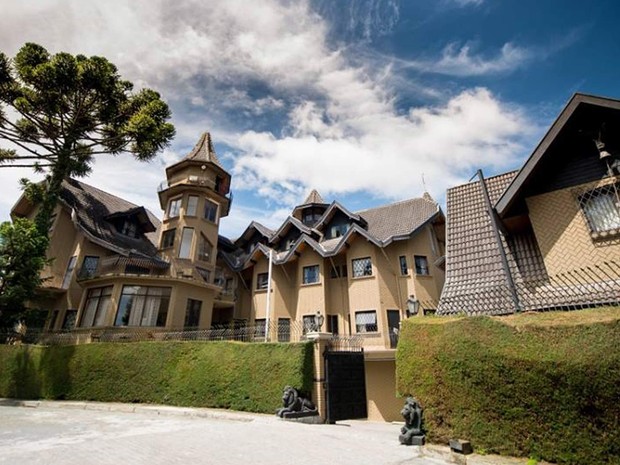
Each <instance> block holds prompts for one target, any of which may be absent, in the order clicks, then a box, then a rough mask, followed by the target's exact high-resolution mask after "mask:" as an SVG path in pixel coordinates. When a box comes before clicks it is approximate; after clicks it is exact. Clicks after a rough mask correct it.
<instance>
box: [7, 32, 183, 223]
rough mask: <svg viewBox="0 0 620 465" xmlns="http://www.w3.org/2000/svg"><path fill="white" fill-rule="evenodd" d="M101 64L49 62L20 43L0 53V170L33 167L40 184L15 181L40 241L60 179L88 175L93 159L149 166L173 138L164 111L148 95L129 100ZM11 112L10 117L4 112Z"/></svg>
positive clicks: (73, 59)
mask: <svg viewBox="0 0 620 465" xmlns="http://www.w3.org/2000/svg"><path fill="white" fill-rule="evenodd" d="M132 88H133V84H132V83H131V82H129V81H125V80H123V79H121V77H120V75H119V74H118V71H117V68H116V66H114V65H113V64H112V63H110V62H109V61H108V60H106V59H105V58H102V57H97V56H93V57H86V56H84V55H76V56H73V55H71V54H68V53H57V54H55V55H51V54H50V53H49V52H48V51H47V50H46V49H45V48H43V47H41V46H40V45H37V44H33V43H27V44H25V45H24V46H23V47H22V48H21V49H20V50H19V52H18V53H17V55H16V56H15V58H13V59H10V58H8V57H7V56H6V55H5V54H3V53H0V139H4V140H6V141H8V142H10V143H11V146H12V147H15V148H14V149H7V148H3V149H0V167H10V166H13V167H32V168H33V169H34V170H35V171H37V172H44V173H45V174H46V183H44V184H40V185H34V184H32V183H30V182H29V181H27V180H22V184H23V187H24V188H25V192H26V195H27V196H29V198H30V199H31V200H34V201H38V202H39V203H40V206H41V207H40V209H39V212H38V214H37V218H36V223H37V228H38V230H39V232H40V233H41V234H46V233H47V230H48V227H49V223H50V218H51V214H52V212H53V210H54V207H55V206H56V203H57V200H58V195H59V193H60V187H61V183H62V181H63V179H65V178H66V177H68V176H71V177H80V176H85V175H87V174H88V173H89V172H90V170H91V164H92V162H93V158H94V157H95V156H96V155H99V154H113V155H116V154H119V153H122V152H129V153H132V154H133V155H134V156H135V157H136V158H138V159H139V160H150V159H152V158H153V157H154V156H155V155H156V154H157V152H158V151H159V150H161V149H162V148H164V147H165V146H167V145H168V144H169V143H170V141H171V140H172V138H173V137H174V132H175V130H174V126H173V125H172V124H170V123H168V122H167V120H168V119H169V118H170V109H169V108H168V105H166V103H165V102H163V101H162V100H161V99H160V95H159V94H158V93H157V92H155V91H153V90H151V89H142V90H140V91H139V92H137V93H132ZM7 109H10V110H11V112H10V114H9V112H7Z"/></svg>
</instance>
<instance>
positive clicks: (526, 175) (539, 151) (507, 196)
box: [495, 93, 620, 217]
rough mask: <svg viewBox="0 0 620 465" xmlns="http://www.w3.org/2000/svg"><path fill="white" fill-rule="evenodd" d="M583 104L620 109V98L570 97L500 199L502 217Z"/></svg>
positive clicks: (499, 205)
mask: <svg viewBox="0 0 620 465" xmlns="http://www.w3.org/2000/svg"><path fill="white" fill-rule="evenodd" d="M583 105H594V106H598V107H603V108H609V109H612V110H620V100H615V99H610V98H604V97H596V96H593V95H586V94H579V93H577V94H575V95H573V97H572V98H571V99H570V101H569V102H568V104H567V105H566V106H565V107H564V109H563V110H562V112H561V113H560V115H559V116H558V118H557V119H556V120H555V122H554V123H553V124H552V125H551V127H550V128H549V130H548V131H547V133H546V134H545V136H544V137H543V138H542V140H541V141H540V142H539V144H538V146H537V147H536V149H535V150H534V152H533V153H532V154H531V155H530V157H529V158H528V160H527V161H526V162H525V164H524V165H523V167H522V168H521V169H520V170H519V172H518V174H517V175H516V176H515V177H514V179H513V180H512V182H511V183H510V185H509V186H508V187H507V188H506V191H505V192H504V193H503V195H502V196H501V197H500V198H499V199H498V201H497V203H496V205H495V209H496V210H497V212H498V214H499V215H500V217H503V216H504V215H505V214H506V213H507V212H508V210H509V209H510V207H511V206H512V205H513V203H514V202H515V201H516V200H517V199H518V198H519V196H520V194H521V193H522V191H523V189H524V188H525V186H526V183H527V181H528V179H530V178H531V177H532V176H533V174H534V173H535V171H536V170H537V168H538V167H539V166H540V165H541V162H542V161H543V159H544V158H545V156H546V155H547V151H548V149H549V147H550V145H551V144H552V143H553V141H554V140H555V139H556V138H557V137H558V135H559V134H560V133H561V132H562V130H563V129H564V127H565V126H566V124H567V122H568V121H569V120H570V118H571V117H572V116H573V114H574V113H575V112H576V111H577V109H578V108H580V107H581V106H583Z"/></svg>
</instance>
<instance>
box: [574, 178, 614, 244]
mask: <svg viewBox="0 0 620 465" xmlns="http://www.w3.org/2000/svg"><path fill="white" fill-rule="evenodd" d="M579 204H580V206H581V209H582V210H583V213H584V214H585V216H586V219H587V221H588V226H589V227H590V232H591V233H601V232H605V231H614V230H618V229H620V184H609V185H607V186H603V187H599V188H598V189H594V190H591V191H589V192H586V193H584V194H582V195H580V196H579Z"/></svg>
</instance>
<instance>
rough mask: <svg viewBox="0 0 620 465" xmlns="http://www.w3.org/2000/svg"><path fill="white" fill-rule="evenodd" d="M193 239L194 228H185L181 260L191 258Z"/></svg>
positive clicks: (180, 254) (182, 238)
mask: <svg viewBox="0 0 620 465" xmlns="http://www.w3.org/2000/svg"><path fill="white" fill-rule="evenodd" d="M193 239H194V228H183V234H182V235H181V247H179V258H191V256H192V240H193Z"/></svg>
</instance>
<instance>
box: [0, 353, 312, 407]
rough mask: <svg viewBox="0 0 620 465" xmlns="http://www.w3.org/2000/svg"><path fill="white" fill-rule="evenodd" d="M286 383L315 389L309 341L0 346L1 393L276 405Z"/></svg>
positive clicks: (31, 396) (200, 404)
mask: <svg viewBox="0 0 620 465" xmlns="http://www.w3.org/2000/svg"><path fill="white" fill-rule="evenodd" d="M286 385H291V386H295V387H298V388H299V389H302V390H308V391H309V390H310V389H311V387H312V345H311V344H240V343H234V342H209V343H199V342H195V343H190V342H166V343H157V342H141V343H128V344H105V343H100V344H88V345H81V346H64V347H37V346H0V397H13V398H22V399H34V398H46V399H71V400H94V401H102V402H144V403H160V404H162V403H163V404H169V405H180V406H194V407H220V408H230V409H235V410H245V411H251V412H264V413H272V412H274V411H275V409H276V408H277V407H279V406H280V403H281V401H280V398H281V395H282V389H283V388H284V386H286Z"/></svg>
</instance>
